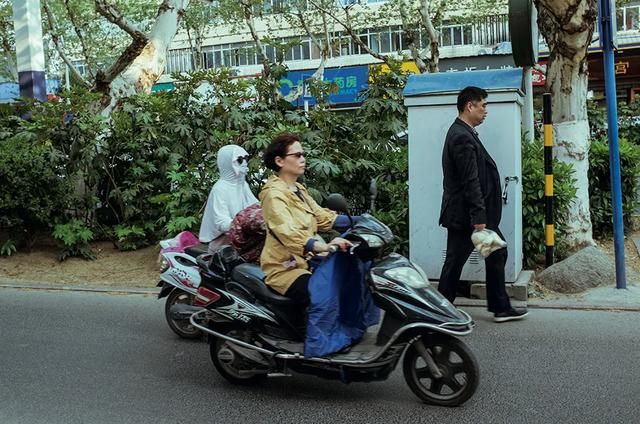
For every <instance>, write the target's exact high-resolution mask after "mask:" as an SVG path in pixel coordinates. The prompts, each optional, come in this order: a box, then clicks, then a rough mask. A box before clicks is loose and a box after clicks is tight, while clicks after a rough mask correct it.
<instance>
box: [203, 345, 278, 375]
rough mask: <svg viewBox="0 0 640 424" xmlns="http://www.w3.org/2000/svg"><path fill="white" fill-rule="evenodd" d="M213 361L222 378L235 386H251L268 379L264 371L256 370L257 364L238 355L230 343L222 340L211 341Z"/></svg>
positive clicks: (210, 350) (210, 347)
mask: <svg viewBox="0 0 640 424" xmlns="http://www.w3.org/2000/svg"><path fill="white" fill-rule="evenodd" d="M209 352H210V354H211V361H212V362H213V365H214V366H215V367H216V369H217V370H218V372H219V373H220V375H221V376H223V377H224V378H225V379H226V380H227V381H229V382H230V383H233V384H239V385H243V386H246V385H251V384H255V383H259V382H261V381H263V380H265V379H266V378H267V374H266V372H265V371H264V370H260V369H258V368H256V365H255V364H252V363H251V361H247V360H245V359H243V358H241V357H240V355H238V354H236V353H235V352H234V350H233V349H232V348H231V347H230V346H229V343H228V342H227V341H225V340H222V339H218V338H216V339H211V340H210V341H209Z"/></svg>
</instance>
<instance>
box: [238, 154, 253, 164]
mask: <svg viewBox="0 0 640 424" xmlns="http://www.w3.org/2000/svg"><path fill="white" fill-rule="evenodd" d="M250 157H251V156H249V155H247V156H238V157H237V158H236V161H238V163H239V164H240V165H242V162H244V161H247V163H249V158H250Z"/></svg>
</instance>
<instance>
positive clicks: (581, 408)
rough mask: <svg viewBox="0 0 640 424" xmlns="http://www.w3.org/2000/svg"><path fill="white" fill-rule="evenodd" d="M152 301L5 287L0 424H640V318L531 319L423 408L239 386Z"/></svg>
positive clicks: (393, 381)
mask: <svg viewBox="0 0 640 424" xmlns="http://www.w3.org/2000/svg"><path fill="white" fill-rule="evenodd" d="M162 307H163V303H162V301H158V300H156V299H155V298H154V297H152V296H141V295H111V294H95V293H78V292H48V291H42V290H32V291H29V290H15V289H0V316H1V317H2V318H1V321H0V423H2V424H14V423H27V424H39V423H48V424H57V423H61V424H73V423H194V422H210V423H258V422H266V423H276V422H278V423H306V422H308V423H320V422H341V423H343V422H344V423H351V422H356V423H365V422H366V423H385V424H386V423H419V422H424V423H510V424H512V423H563V424H564V423H637V422H639V420H640V418H638V417H640V330H639V329H638V326H639V324H640V314H639V313H635V312H620V313H616V312H595V311H557V310H541V309H538V310H533V311H532V313H531V316H530V317H529V318H528V319H527V321H524V322H521V323H507V324H501V325H497V324H494V323H491V322H489V321H488V319H489V316H488V315H487V313H485V312H484V311H483V310H481V309H469V311H470V312H471V313H472V315H474V317H475V318H476V320H477V322H478V324H479V325H478V328H477V330H476V331H475V332H474V334H473V335H471V336H469V337H467V338H466V340H467V342H468V344H469V345H470V346H471V348H472V349H473V350H474V352H475V353H476V355H477V357H478V358H479V361H480V366H481V370H482V377H481V383H480V387H479V389H478V392H477V393H476V395H475V397H474V398H472V399H471V400H470V401H469V402H468V403H467V404H465V405H464V406H463V407H460V408H453V409H452V408H438V407H431V406H427V405H423V404H421V403H420V402H418V400H417V398H415V397H414V395H413V394H412V393H411V391H410V390H409V389H408V388H407V387H406V385H405V383H404V380H403V378H402V374H401V372H400V370H397V371H396V372H395V373H394V374H393V375H392V377H391V378H390V379H389V380H388V381H386V382H380V383H370V384H362V383H354V384H350V385H344V384H341V383H339V382H333V381H326V380H322V379H319V378H315V377H305V376H300V375H297V376H294V377H291V378H282V379H272V380H270V381H269V382H267V383H266V384H265V385H264V386H262V387H254V388H248V389H246V388H245V389H243V388H238V387H235V386H231V385H229V384H227V383H226V382H225V381H223V380H222V379H221V378H220V377H219V376H218V375H217V374H216V373H215V370H214V368H213V365H212V364H211V362H210V359H209V356H208V350H207V346H206V344H204V343H201V342H188V341H184V340H180V339H178V338H177V337H175V336H173V333H171V331H170V330H169V328H168V327H167V325H166V323H165V322H164V317H163V310H162Z"/></svg>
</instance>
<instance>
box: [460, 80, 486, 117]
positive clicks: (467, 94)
mask: <svg viewBox="0 0 640 424" xmlns="http://www.w3.org/2000/svg"><path fill="white" fill-rule="evenodd" d="M488 96H489V95H488V94H487V92H486V91H485V90H483V89H482V88H480V87H473V86H469V87H465V88H463V89H462V91H461V92H460V94H458V112H463V111H464V108H465V106H466V105H467V103H469V102H479V101H482V100H484V99H486V98H487V97H488Z"/></svg>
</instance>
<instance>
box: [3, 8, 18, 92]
mask: <svg viewBox="0 0 640 424" xmlns="http://www.w3.org/2000/svg"><path fill="white" fill-rule="evenodd" d="M9 25H10V24H9V22H7V21H4V20H3V21H0V47H1V48H2V54H3V55H4V59H5V61H6V70H7V72H9V74H10V76H11V78H12V79H13V80H14V81H18V67H17V63H16V60H15V58H14V57H13V55H12V54H11V52H12V51H14V50H15V48H14V47H13V46H12V43H11V37H10V36H9V35H8V34H9V33H8V27H9Z"/></svg>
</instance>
